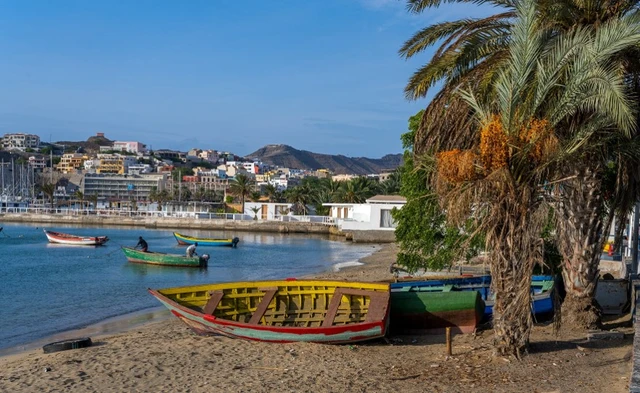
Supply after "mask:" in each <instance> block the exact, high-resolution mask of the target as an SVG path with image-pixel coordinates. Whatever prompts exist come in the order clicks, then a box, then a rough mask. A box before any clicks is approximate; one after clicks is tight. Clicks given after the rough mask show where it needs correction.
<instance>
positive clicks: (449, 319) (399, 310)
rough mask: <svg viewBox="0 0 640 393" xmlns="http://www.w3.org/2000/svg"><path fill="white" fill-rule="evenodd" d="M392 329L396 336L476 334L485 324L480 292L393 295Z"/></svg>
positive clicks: (392, 293)
mask: <svg viewBox="0 0 640 393" xmlns="http://www.w3.org/2000/svg"><path fill="white" fill-rule="evenodd" d="M390 308H391V315H390V321H391V323H390V326H389V329H390V330H391V332H393V333H395V334H438V333H441V332H443V331H444V330H445V328H447V327H450V328H451V331H452V332H454V333H472V332H473V331H474V330H475V329H476V326H478V324H479V323H480V321H481V320H482V316H483V314H484V301H483V300H482V297H480V294H479V293H478V292H477V291H460V292H409V291H406V292H393V291H392V292H391V301H390Z"/></svg>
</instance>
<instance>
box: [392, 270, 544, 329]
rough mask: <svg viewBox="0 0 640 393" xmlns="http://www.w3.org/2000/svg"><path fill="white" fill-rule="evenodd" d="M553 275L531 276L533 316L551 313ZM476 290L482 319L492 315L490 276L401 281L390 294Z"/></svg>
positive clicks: (492, 299)
mask: <svg viewBox="0 0 640 393" xmlns="http://www.w3.org/2000/svg"><path fill="white" fill-rule="evenodd" d="M555 287H556V283H555V278H554V277H553V276H533V277H532V279H531V295H532V304H531V308H532V311H533V314H534V316H536V317H539V316H543V315H548V314H551V313H553V308H554V307H553V304H554V299H553V298H554V292H555V290H556V288H555ZM453 291H477V292H478V293H480V296H481V297H482V299H483V300H484V302H485V308H484V320H488V319H490V318H491V316H492V315H493V301H494V295H493V293H492V292H491V276H489V275H483V276H474V277H462V278H448V279H442V280H426V281H403V282H397V283H392V284H391V296H392V297H393V293H394V292H453Z"/></svg>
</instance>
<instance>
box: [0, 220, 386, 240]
mask: <svg viewBox="0 0 640 393" xmlns="http://www.w3.org/2000/svg"><path fill="white" fill-rule="evenodd" d="M0 222H19V223H29V224H41V225H53V224H74V225H95V226H101V225H121V226H137V227H145V228H166V229H208V230H228V231H246V232H272V233H273V232H275V233H310V234H318V235H327V236H339V237H344V238H345V239H346V240H349V241H353V242H354V243H393V242H395V233H394V231H378V230H370V231H349V232H343V231H341V230H340V228H338V227H336V226H333V225H327V224H324V223H320V222H306V221H263V220H232V219H198V218H190V217H129V216H95V215H61V214H37V213H5V214H0Z"/></svg>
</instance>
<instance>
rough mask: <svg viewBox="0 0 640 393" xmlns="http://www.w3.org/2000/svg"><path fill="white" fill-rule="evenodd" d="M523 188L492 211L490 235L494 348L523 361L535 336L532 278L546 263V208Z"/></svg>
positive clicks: (498, 352) (488, 238) (488, 240)
mask: <svg viewBox="0 0 640 393" xmlns="http://www.w3.org/2000/svg"><path fill="white" fill-rule="evenodd" d="M526 188H527V187H523V189H522V190H520V192H517V193H514V194H513V195H511V196H507V197H505V198H504V199H503V202H502V203H500V204H498V205H497V206H496V208H494V209H492V211H491V212H490V213H491V214H492V215H493V220H496V219H497V220H496V221H495V222H496V224H497V225H493V226H492V227H491V230H490V231H488V232H487V245H488V249H489V250H491V252H490V258H491V264H490V268H491V287H492V290H493V293H494V294H495V301H494V305H493V329H494V341H495V342H494V346H495V349H496V352H497V354H498V355H501V356H509V355H513V356H515V357H517V358H520V357H521V356H522V355H523V354H524V353H526V351H527V350H528V347H529V336H530V334H531V326H532V317H531V276H532V275H533V267H534V265H535V264H536V263H538V262H540V261H541V260H542V250H543V242H542V239H541V238H540V233H541V227H542V223H543V222H544V219H543V217H544V215H545V214H546V212H545V211H544V209H539V206H538V201H537V200H536V198H535V197H534V193H532V192H530V190H527V189H526Z"/></svg>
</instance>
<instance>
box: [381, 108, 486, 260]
mask: <svg viewBox="0 0 640 393" xmlns="http://www.w3.org/2000/svg"><path fill="white" fill-rule="evenodd" d="M423 114H424V110H421V111H420V112H418V113H416V114H415V115H413V116H411V117H410V118H409V132H407V133H405V134H403V135H402V136H401V140H402V144H403V148H404V149H405V152H404V161H403V165H402V166H401V167H400V168H399V175H400V178H401V181H400V183H401V184H402V185H401V187H400V195H402V196H404V197H405V198H406V199H407V203H406V204H405V205H404V206H403V207H402V209H395V210H393V212H392V215H393V218H394V219H395V221H396V222H397V227H396V230H395V234H396V241H397V242H398V245H399V251H398V257H397V261H398V264H399V265H401V266H403V267H404V268H406V269H407V270H408V271H410V272H415V271H416V270H418V269H442V268H444V267H447V266H451V265H452V264H453V263H454V262H456V261H458V260H460V259H462V258H467V259H468V258H470V257H471V256H473V255H475V254H477V251H478V250H479V249H480V246H481V241H482V239H481V238H480V237H479V236H475V237H474V238H473V239H470V238H469V236H468V235H465V234H464V233H465V232H464V231H462V230H461V229H460V228H458V227H454V226H450V225H447V217H446V215H445V214H444V212H443V211H442V208H441V206H440V204H439V202H438V198H437V196H436V194H435V193H434V191H433V190H432V189H431V187H430V186H429V174H430V173H429V168H428V167H425V166H421V165H419V163H415V162H414V159H413V141H414V137H415V133H416V132H417V130H418V127H419V125H420V120H421V119H422V115H423ZM467 229H468V230H469V231H471V229H470V228H467Z"/></svg>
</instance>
